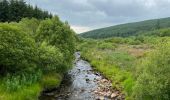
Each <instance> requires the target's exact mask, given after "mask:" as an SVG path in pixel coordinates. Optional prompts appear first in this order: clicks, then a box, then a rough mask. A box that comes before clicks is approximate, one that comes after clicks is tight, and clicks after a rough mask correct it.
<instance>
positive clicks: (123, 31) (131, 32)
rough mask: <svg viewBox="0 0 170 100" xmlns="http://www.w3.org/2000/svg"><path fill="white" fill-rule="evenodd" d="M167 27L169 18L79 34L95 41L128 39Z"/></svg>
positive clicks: (169, 25) (169, 23)
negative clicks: (116, 38) (100, 39)
mask: <svg viewBox="0 0 170 100" xmlns="http://www.w3.org/2000/svg"><path fill="white" fill-rule="evenodd" d="M167 27H170V18H161V19H153V20H146V21H141V22H135V23H127V24H121V25H116V26H111V27H106V28H101V29H96V30H92V31H89V32H85V33H81V34H80V36H82V37H84V38H95V39H98V38H109V37H129V36H138V35H143V33H146V32H148V31H153V30H155V29H160V28H161V29H162V28H167ZM145 35H147V34H145ZM148 35H149V34H148Z"/></svg>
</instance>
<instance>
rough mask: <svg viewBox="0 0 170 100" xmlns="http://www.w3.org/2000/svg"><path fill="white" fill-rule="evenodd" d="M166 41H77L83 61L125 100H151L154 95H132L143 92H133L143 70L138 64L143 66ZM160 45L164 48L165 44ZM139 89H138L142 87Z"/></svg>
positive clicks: (127, 39)
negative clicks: (105, 79)
mask: <svg viewBox="0 0 170 100" xmlns="http://www.w3.org/2000/svg"><path fill="white" fill-rule="evenodd" d="M166 40H167V41H169V40H170V38H169V37H143V38H141V37H140V38H139V37H130V38H110V39H104V40H92V39H86V40H81V41H80V44H79V45H78V50H80V51H81V53H82V56H83V58H84V59H86V60H88V61H89V62H90V63H91V64H92V66H93V67H94V69H96V70H98V71H100V72H101V73H103V74H104V75H105V76H106V77H107V78H109V79H110V80H111V81H112V85H113V87H114V88H117V89H119V90H120V91H122V92H123V93H124V94H125V95H126V99H127V100H128V99H129V100H131V99H137V100H140V99H141V100H144V99H145V100H151V97H150V96H155V95H156V94H154V95H153V94H149V93H148V95H149V96H143V97H140V96H142V95H144V94H142V93H141V94H140V95H136V94H137V92H145V91H144V90H143V91H142V90H141V91H136V89H137V88H135V87H136V86H137V85H139V83H138V80H139V77H140V76H141V73H143V72H142V71H143V69H145V67H146V66H145V67H144V68H143V67H141V66H142V64H143V63H146V59H147V57H148V56H149V57H150V55H151V53H152V52H155V50H157V48H159V46H158V45H157V44H160V43H161V41H166ZM162 43H165V44H166V42H162ZM153 59H157V58H153ZM163 59H165V58H163ZM165 62H166V61H165ZM166 66H168V64H167V65H166ZM162 69H163V68H162ZM153 70H154V69H153ZM160 84H161V83H160ZM168 84H169V83H168ZM161 85H162V84H161ZM152 86H155V84H152ZM140 87H141V88H142V86H140ZM154 89H155V87H153V88H152V90H154ZM167 90H168V89H167ZM155 98H156V100H160V99H159V98H163V96H162V97H161V96H160V97H156V96H155Z"/></svg>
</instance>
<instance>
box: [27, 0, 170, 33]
mask: <svg viewBox="0 0 170 100" xmlns="http://www.w3.org/2000/svg"><path fill="white" fill-rule="evenodd" d="M26 1H27V3H30V4H32V5H37V6H38V7H40V8H42V9H44V10H48V11H49V12H51V13H53V14H56V15H58V16H59V17H60V18H61V20H62V21H68V22H69V23H70V25H71V27H72V28H73V29H74V30H75V31H76V32H77V33H81V32H85V31H89V30H93V29H96V28H101V27H107V26H112V25H116V24H121V23H127V22H135V21H141V20H146V19H154V18H162V17H170V0H26Z"/></svg>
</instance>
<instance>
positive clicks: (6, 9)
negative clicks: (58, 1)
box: [0, 0, 52, 22]
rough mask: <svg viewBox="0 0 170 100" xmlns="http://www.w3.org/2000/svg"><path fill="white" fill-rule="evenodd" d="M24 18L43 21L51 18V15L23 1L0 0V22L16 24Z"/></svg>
mask: <svg viewBox="0 0 170 100" xmlns="http://www.w3.org/2000/svg"><path fill="white" fill-rule="evenodd" d="M25 17H28V18H33V17H34V18H37V19H45V18H52V14H49V13H48V11H43V10H41V9H40V8H38V7H37V6H36V7H33V6H31V5H27V4H26V3H25V2H24V0H0V22H11V21H17V22H18V21H20V20H21V19H22V18H25Z"/></svg>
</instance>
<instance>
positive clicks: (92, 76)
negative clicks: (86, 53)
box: [40, 52, 124, 100]
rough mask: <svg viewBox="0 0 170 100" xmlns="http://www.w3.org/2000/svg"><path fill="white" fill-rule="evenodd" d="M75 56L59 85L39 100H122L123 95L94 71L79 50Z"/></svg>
mask: <svg viewBox="0 0 170 100" xmlns="http://www.w3.org/2000/svg"><path fill="white" fill-rule="evenodd" d="M75 56H76V60H75V62H74V66H73V68H72V69H71V70H70V71H69V72H68V74H66V75H65V77H64V78H63V81H62V82H61V85H60V87H58V88H57V89H54V90H53V91H47V92H46V93H44V94H43V95H42V96H41V97H40V100H54V99H57V100H104V99H106V100H112V99H118V100H124V95H123V94H121V93H120V92H119V91H117V90H115V89H114V88H112V87H111V81H109V80H107V79H106V78H105V77H103V76H102V75H101V74H100V73H98V72H96V71H94V70H93V69H92V67H91V65H90V64H89V63H88V62H87V61H85V60H83V59H82V58H81V56H80V53H79V52H77V53H76V54H75Z"/></svg>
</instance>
